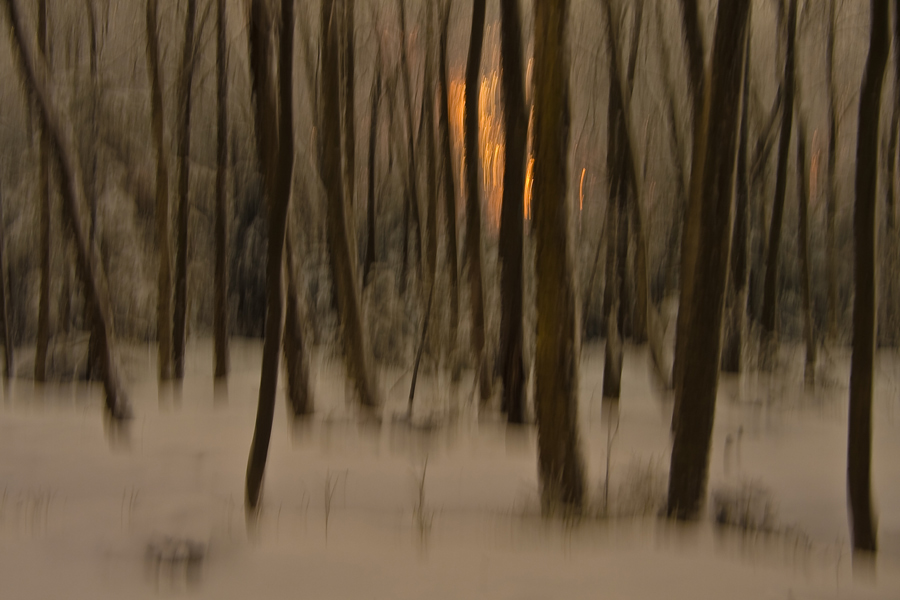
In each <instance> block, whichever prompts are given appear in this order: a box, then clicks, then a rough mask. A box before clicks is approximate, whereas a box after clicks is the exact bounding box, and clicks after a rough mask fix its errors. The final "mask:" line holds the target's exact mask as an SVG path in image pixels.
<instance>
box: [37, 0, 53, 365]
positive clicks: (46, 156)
mask: <svg viewBox="0 0 900 600" xmlns="http://www.w3.org/2000/svg"><path fill="white" fill-rule="evenodd" d="M37 39H38V48H39V51H40V53H41V57H42V59H43V60H44V61H45V62H47V61H48V59H47V56H48V53H47V0H39V1H38V35H37ZM40 136H41V141H40V175H39V177H40V180H39V183H38V207H39V208H38V215H39V216H38V219H39V223H40V227H39V231H40V248H41V259H40V260H41V287H40V296H38V327H37V339H36V341H35V344H36V345H35V349H34V380H35V381H46V380H47V348H48V346H49V345H50V135H49V133H48V132H47V130H46V129H45V128H43V127H41V128H40Z"/></svg>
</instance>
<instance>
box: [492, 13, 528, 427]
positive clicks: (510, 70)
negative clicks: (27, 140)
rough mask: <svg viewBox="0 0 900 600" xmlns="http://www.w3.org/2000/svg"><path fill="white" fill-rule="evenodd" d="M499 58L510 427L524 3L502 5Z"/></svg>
mask: <svg viewBox="0 0 900 600" xmlns="http://www.w3.org/2000/svg"><path fill="white" fill-rule="evenodd" d="M500 11H501V12H500V14H501V25H500V27H501V37H500V57H501V62H502V69H501V72H502V77H503V115H504V119H505V123H504V126H505V130H506V139H505V141H504V145H503V147H504V150H505V152H506V156H505V158H504V164H505V170H504V172H503V203H502V205H501V209H500V247H499V253H500V262H501V268H502V273H501V280H500V291H501V295H502V303H503V309H502V311H501V313H500V360H501V361H503V400H502V403H503V406H504V407H505V408H506V411H507V417H508V420H509V422H510V423H522V422H523V421H524V417H525V415H524V408H525V366H524V364H523V361H522V238H523V235H524V229H525V223H524V208H525V206H524V202H525V148H526V145H527V142H528V113H526V112H525V85H524V82H523V75H522V39H521V38H522V34H521V32H520V30H519V27H520V25H519V0H502V1H501V3H500Z"/></svg>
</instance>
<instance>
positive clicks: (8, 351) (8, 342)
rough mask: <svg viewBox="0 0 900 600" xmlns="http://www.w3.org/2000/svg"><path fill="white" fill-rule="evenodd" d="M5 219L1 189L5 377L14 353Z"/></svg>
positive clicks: (0, 269)
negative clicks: (9, 304) (10, 321)
mask: <svg viewBox="0 0 900 600" xmlns="http://www.w3.org/2000/svg"><path fill="white" fill-rule="evenodd" d="M4 223H5V222H4V220H3V191H2V190H0V319H2V321H0V326H2V327H3V350H4V353H5V358H6V360H5V361H4V362H3V378H4V379H9V378H10V377H12V376H13V374H14V370H13V365H14V362H15V361H14V360H13V358H14V353H13V336H12V330H11V329H10V323H9V307H8V303H9V294H8V291H7V290H8V289H9V288H8V287H7V267H6V225H5V224H4Z"/></svg>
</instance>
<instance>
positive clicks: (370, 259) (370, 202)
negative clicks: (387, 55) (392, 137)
mask: <svg viewBox="0 0 900 600" xmlns="http://www.w3.org/2000/svg"><path fill="white" fill-rule="evenodd" d="M380 99H381V60H380V56H379V58H378V59H377V61H376V66H375V83H374V84H373V86H372V116H371V118H370V119H369V164H368V169H369V172H368V180H367V182H368V186H367V187H368V189H367V190H366V231H367V234H368V235H367V236H366V260H365V263H363V285H369V273H370V272H371V271H372V265H373V264H375V149H376V147H377V142H378V138H377V137H376V136H377V135H378V102H379V101H380Z"/></svg>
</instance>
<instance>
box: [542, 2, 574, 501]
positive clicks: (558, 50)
mask: <svg viewBox="0 0 900 600" xmlns="http://www.w3.org/2000/svg"><path fill="white" fill-rule="evenodd" d="M567 4H568V3H567V2H566V0H559V1H558V2H546V1H543V0H536V2H535V7H534V9H535V10H534V190H533V196H532V207H533V214H534V221H533V226H534V237H535V272H536V276H537V340H536V348H535V408H536V412H537V422H538V476H539V481H540V488H541V510H542V512H543V513H544V515H547V516H549V515H553V514H562V515H567V514H572V513H574V514H578V513H580V512H581V509H582V504H583V502H584V487H585V480H584V462H583V459H582V455H581V448H580V443H579V435H578V355H579V339H578V324H577V322H576V320H577V319H576V310H575V298H576V294H575V288H574V281H573V277H572V270H573V260H574V257H573V252H572V246H571V243H570V240H569V206H568V200H567V196H566V188H567V182H566V178H567V174H568V169H567V162H568V142H569V125H570V120H569V97H568V94H569V92H568V88H569V76H568V73H569V65H568V61H567V58H566V51H565V48H566V41H565V31H566V20H567V17H568V15H567V12H568V11H567V8H568V7H567Z"/></svg>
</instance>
